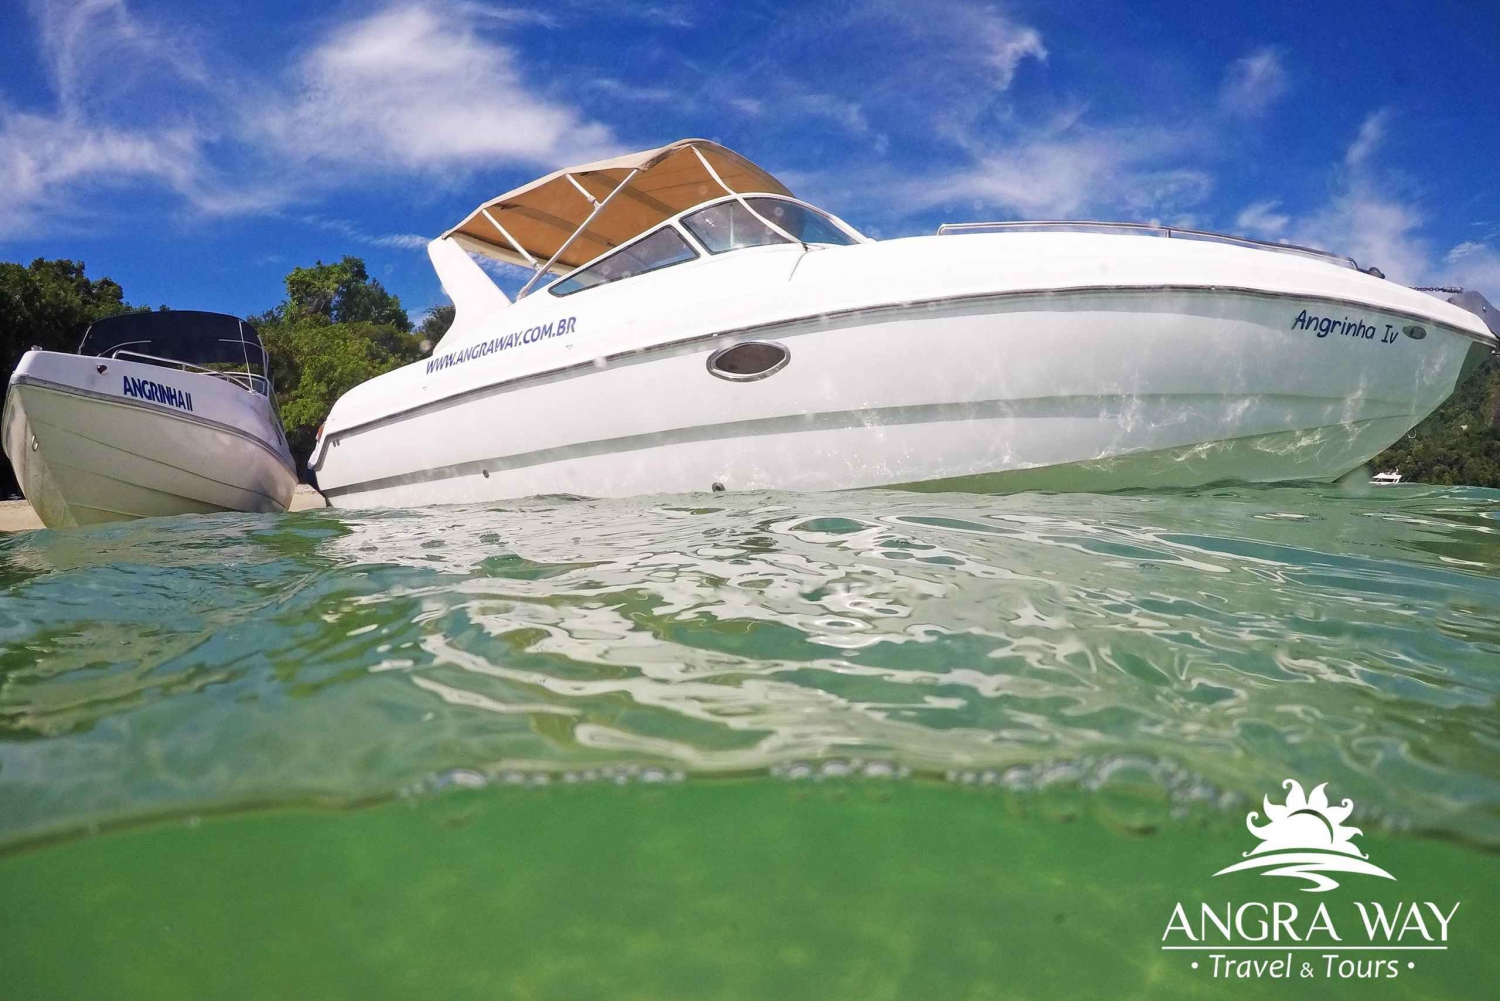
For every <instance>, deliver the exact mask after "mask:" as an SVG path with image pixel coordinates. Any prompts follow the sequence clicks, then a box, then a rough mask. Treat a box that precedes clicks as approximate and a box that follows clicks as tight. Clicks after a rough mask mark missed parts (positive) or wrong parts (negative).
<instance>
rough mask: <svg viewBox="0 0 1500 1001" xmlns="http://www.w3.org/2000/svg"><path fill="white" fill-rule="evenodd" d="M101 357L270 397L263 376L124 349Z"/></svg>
mask: <svg viewBox="0 0 1500 1001" xmlns="http://www.w3.org/2000/svg"><path fill="white" fill-rule="evenodd" d="M101 357H104V358H119V359H122V360H125V361H143V362H145V363H146V364H148V365H160V366H163V367H165V368H175V369H177V370H179V371H182V372H193V373H196V374H198V375H211V376H213V377H214V378H216V379H223V380H225V381H226V382H232V383H234V384H235V385H236V386H239V387H240V388H241V389H246V390H249V391H250V392H252V393H259V394H260V395H261V396H266V397H269V396H270V395H271V380H270V379H268V378H266V377H265V376H263V375H256V374H255V373H254V372H249V371H246V372H233V371H222V370H219V369H212V368H204V367H203V366H202V365H194V364H193V363H192V362H187V361H182V360H180V359H177V358H163V357H161V356H160V355H151V354H146V353H144V352H141V351H131V350H128V349H126V348H115V349H114V350H113V351H110V352H109V353H108V354H106V355H102V356H101Z"/></svg>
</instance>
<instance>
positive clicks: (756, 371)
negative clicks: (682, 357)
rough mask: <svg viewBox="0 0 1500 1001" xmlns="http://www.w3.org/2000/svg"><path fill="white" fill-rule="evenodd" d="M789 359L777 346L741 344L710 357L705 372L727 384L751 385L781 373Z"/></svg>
mask: <svg viewBox="0 0 1500 1001" xmlns="http://www.w3.org/2000/svg"><path fill="white" fill-rule="evenodd" d="M791 359H792V354H791V352H790V351H788V350H787V349H786V348H784V347H782V346H781V345H780V344H772V343H771V342H769V341H741V342H740V343H738V344H731V345H730V346H729V347H727V348H720V349H719V350H717V351H715V352H714V353H713V354H711V355H709V356H708V370H709V372H710V373H712V374H713V375H716V376H718V377H719V378H720V379H728V380H729V381H730V382H753V381H755V380H756V379H764V378H765V377H766V376H768V375H775V374H776V373H777V372H780V371H781V370H782V369H783V368H786V363H787V362H789V361H791Z"/></svg>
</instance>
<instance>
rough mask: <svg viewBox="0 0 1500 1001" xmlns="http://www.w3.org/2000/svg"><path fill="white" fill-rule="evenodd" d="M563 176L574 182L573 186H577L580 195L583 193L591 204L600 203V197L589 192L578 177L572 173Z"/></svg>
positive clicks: (571, 182) (569, 181)
mask: <svg viewBox="0 0 1500 1001" xmlns="http://www.w3.org/2000/svg"><path fill="white" fill-rule="evenodd" d="M563 176H564V177H566V178H567V179H568V183H570V184H572V185H573V187H575V188H577V189H578V193H579V194H580V195H582V196H583V197H585V198H587V199H588V200H589V204H590V205H595V206H597V205H598V204H599V199H597V198H595V197H594V196H593V195H591V194H589V189H588V188H585V187H584V186H583V185H581V184H579V183H578V178H576V177H574V176H573V175H572V174H564V175H563Z"/></svg>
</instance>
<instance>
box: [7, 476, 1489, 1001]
mask: <svg viewBox="0 0 1500 1001" xmlns="http://www.w3.org/2000/svg"><path fill="white" fill-rule="evenodd" d="M0 584H3V589H4V590H3V592H0V901H3V906H0V997H3V998H5V999H7V1001H12V999H23V998H25V999H31V998H95V997H98V998H104V997H108V998H113V999H120V998H153V999H165V998H210V997H236V998H319V999H331V998H386V997H389V998H405V997H416V996H421V997H455V998H456V997H517V998H772V997H776V998H780V997H818V998H1095V997H1138V998H1176V997H1191V998H1198V997H1220V996H1223V997H1246V998H1260V997H1286V996H1289V995H1291V996H1299V997H1301V996H1306V997H1314V996H1317V997H1359V998H1368V997H1401V998H1418V997H1420V998H1428V997H1431V998H1475V997H1480V996H1484V995H1486V994H1487V993H1489V992H1490V991H1491V990H1492V989H1493V985H1494V984H1495V983H1496V981H1497V979H1500V953H1497V951H1496V950H1495V948H1494V942H1495V941H1496V937H1497V934H1500V922H1497V920H1496V914H1497V908H1500V714H1497V712H1496V697H1497V694H1500V491H1494V490H1482V489H1475V488H1429V487H1421V486H1400V487H1393V488H1377V489H1371V488H1368V487H1363V486H1360V487H1357V488H1344V487H1339V486H1293V487H1275V488H1270V487H1267V488H1260V487H1248V486H1232V487H1221V488H1212V489H1202V490H1189V491H1178V492H1153V493H1126V494H1112V495H1088V494H1073V495H1049V494H1037V493H1029V494H1017V495H1011V496H978V495H963V494H912V493H901V492H895V491H865V492H852V493H844V494H822V495H790V494H734V493H730V494H720V495H703V496H697V497H671V498H647V499H639V500H632V501H589V500H578V499H573V498H563V497H558V498H539V499H533V500H529V501H524V502H516V503H506V504H490V505H481V506H473V507H440V508H429V509H424V510H407V511H379V512H375V511H370V512H362V511H341V510H320V511H306V512H301V513H296V514H290V515H281V516H269V515H266V516H262V515H241V514H224V515H213V516H204V517H196V518H172V519H156V520H146V521H138V522H134V523H129V524H121V525H118V526H100V527H96V528H92V529H86V530H73V531H60V532H48V531H37V532H29V533H21V534H14V535H8V536H3V537H0ZM1289 780H1290V781H1289ZM1324 783H1326V790H1324V789H1322V788H1320V787H1322V785H1323V784H1324ZM1293 786H1295V788H1293ZM1325 797H1326V798H1325ZM1346 801H1347V802H1346ZM1341 803H1342V804H1344V805H1345V806H1350V807H1352V810H1350V811H1344V810H1343V809H1342V807H1340V806H1339V804H1341ZM1247 814H1248V815H1249V817H1248V819H1247ZM1345 819H1347V823H1348V826H1342V822H1343V820H1345ZM1308 823H1313V826H1314V828H1316V831H1315V833H1316V836H1317V837H1319V838H1323V842H1322V843H1323V844H1324V847H1326V848H1329V849H1330V850H1331V851H1333V852H1335V853H1342V854H1343V856H1344V861H1343V862H1340V863H1338V864H1335V865H1331V866H1330V865H1329V864H1327V863H1326V861H1325V862H1320V863H1318V864H1316V865H1307V864H1305V863H1306V859H1303V864H1300V866H1292V868H1293V869H1300V871H1287V870H1285V869H1283V870H1278V871H1271V872H1264V873H1262V872H1256V871H1254V869H1253V865H1254V864H1255V863H1256V858H1255V857H1253V856H1252V849H1254V848H1255V846H1256V844H1257V837H1259V838H1261V839H1263V840H1265V844H1266V845H1275V844H1278V843H1280V844H1283V845H1287V844H1293V845H1294V846H1297V845H1304V844H1305V843H1306V839H1307V837H1309V835H1307V831H1306V829H1305V828H1306V825H1307V824H1308ZM1299 824H1300V825H1303V826H1302V828H1298V825H1299ZM1247 828H1248V829H1247ZM1257 830H1259V831H1261V832H1262V833H1260V834H1258V835H1257V834H1255V833H1253V832H1255V831H1257ZM1266 832H1270V833H1266ZM1327 832H1332V833H1331V834H1330V833H1327ZM1351 832H1352V833H1351ZM1299 837H1300V838H1302V839H1303V840H1302V841H1298V840H1297V838H1299ZM1278 838H1279V839H1281V840H1280V842H1278V841H1277V839H1278ZM1288 839H1290V840H1288ZM1349 845H1353V846H1354V847H1353V848H1349V847H1348V846H1349ZM1340 846H1343V847H1340ZM1320 857H1321V858H1324V859H1325V860H1326V858H1327V855H1326V853H1325V855H1324V856H1320ZM1247 859H1248V861H1245V860H1247ZM1237 863H1243V864H1242V865H1237ZM1232 866H1233V867H1235V868H1236V870H1237V871H1234V872H1224V871H1223V870H1225V869H1227V868H1229V867H1232ZM1309 870H1313V871H1312V874H1311V875H1308V874H1307V872H1308V871H1309ZM1319 873H1322V875H1319ZM1216 874H1217V875H1216ZM1330 874H1331V876H1332V878H1329V875H1330ZM1265 876H1280V877H1284V878H1264V877H1265ZM1299 876H1300V877H1301V878H1298V877H1299ZM1285 877H1290V878H1285ZM1320 880H1321V882H1320ZM1324 883H1332V884H1333V885H1332V886H1331V887H1330V886H1325V885H1324ZM1309 884H1311V885H1309ZM1376 902H1379V903H1380V904H1381V905H1382V909H1381V910H1380V912H1379V913H1380V915H1381V916H1382V918H1384V917H1386V916H1388V915H1395V916H1396V917H1395V919H1393V920H1392V921H1391V922H1390V923H1389V924H1388V925H1385V926H1382V925H1381V922H1380V921H1379V920H1376V921H1374V923H1373V924H1372V923H1371V920H1372V919H1371V915H1372V914H1373V913H1374V911H1373V907H1374V904H1375V903H1376ZM1246 905H1249V907H1248V909H1247V906H1246ZM1320 905H1321V907H1322V908H1326V915H1325V916H1324V919H1323V925H1322V927H1321V928H1320V927H1319V926H1318V923H1319V918H1318V917H1316V916H1315V913H1314V912H1315V910H1319V909H1320ZM1287 908H1291V910H1287ZM1205 912H1211V914H1212V917H1211V918H1207V917H1205V916H1204V913H1205ZM1413 913H1415V914H1416V915H1417V916H1416V918H1415V919H1413V918H1412V916H1411V915H1412V914H1413ZM1294 914H1295V916H1293V915H1294ZM1221 925H1222V927H1221ZM1335 927H1336V929H1337V930H1336V932H1335V931H1333V930H1332V929H1333V928H1335ZM1273 946H1274V948H1272V947H1273ZM1329 957H1333V958H1329ZM1281 960H1285V961H1286V965H1285V966H1275V967H1272V966H1270V965H1264V964H1269V963H1271V962H1272V961H1278V962H1279V961H1281ZM1258 963H1259V964H1262V965H1256V964H1258ZM1278 971H1279V972H1278ZM1485 985H1489V986H1485Z"/></svg>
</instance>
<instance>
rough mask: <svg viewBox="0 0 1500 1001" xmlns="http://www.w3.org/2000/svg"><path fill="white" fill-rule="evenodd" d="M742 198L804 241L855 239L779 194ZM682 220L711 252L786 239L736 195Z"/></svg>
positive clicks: (841, 243) (845, 241)
mask: <svg viewBox="0 0 1500 1001" xmlns="http://www.w3.org/2000/svg"><path fill="white" fill-rule="evenodd" d="M745 201H747V202H749V203H750V205H751V206H752V207H753V208H754V209H755V211H756V212H759V213H760V214H761V215H762V216H764V217H765V218H767V219H769V220H770V221H771V222H774V223H775V224H776V225H778V226H780V227H781V228H782V229H784V230H786V231H787V232H788V233H790V234H792V235H793V236H795V237H796V238H797V239H799V240H801V241H803V242H804V243H831V244H835V245H837V246H846V245H848V244H852V243H854V242H855V239H854V237H852V236H850V235H849V234H848V233H845V232H844V231H843V230H841V229H839V228H838V227H837V226H835V225H834V224H833V221H832V220H831V219H829V218H828V217H827V216H825V215H823V214H822V213H821V212H816V211H814V210H812V209H810V208H807V207H806V206H802V205H796V204H794V203H792V202H784V201H782V200H780V199H779V198H747V199H745ZM682 224H683V225H684V226H686V227H687V229H688V232H689V233H692V234H693V236H695V237H697V238H698V240H699V242H700V243H702V244H703V246H705V247H707V248H708V250H709V252H710V253H713V254H722V253H724V252H725V251H728V250H739V249H741V248H743V247H763V246H765V245H767V244H771V243H785V242H786V240H785V239H784V238H783V237H782V236H780V235H779V234H777V233H776V231H775V230H772V229H770V228H768V227H767V226H766V224H765V223H763V222H761V221H760V220H759V219H757V218H755V216H754V215H753V214H751V213H750V212H749V211H747V210H746V209H745V206H744V205H742V204H741V203H740V201H739V200H738V199H736V200H734V201H729V202H720V203H719V204H718V205H713V206H710V207H709V208H706V209H703V210H701V211H698V212H694V213H693V214H692V215H690V216H686V217H684V218H683V220H682Z"/></svg>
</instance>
